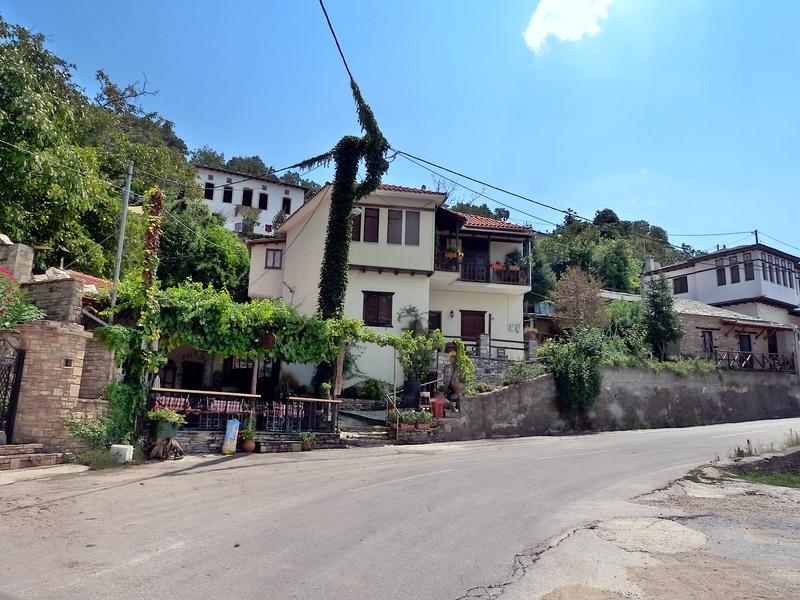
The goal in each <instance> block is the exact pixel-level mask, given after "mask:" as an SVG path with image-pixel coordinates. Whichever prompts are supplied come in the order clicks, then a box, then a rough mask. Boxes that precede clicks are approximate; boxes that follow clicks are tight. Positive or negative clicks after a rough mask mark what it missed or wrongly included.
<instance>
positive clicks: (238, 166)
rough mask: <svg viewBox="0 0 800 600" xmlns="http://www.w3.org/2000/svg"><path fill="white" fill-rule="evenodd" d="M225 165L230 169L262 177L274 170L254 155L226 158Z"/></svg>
mask: <svg viewBox="0 0 800 600" xmlns="http://www.w3.org/2000/svg"><path fill="white" fill-rule="evenodd" d="M225 166H226V167H227V168H228V169H230V170H231V171H237V172H239V173H244V174H245V175H253V176H255V177H264V176H266V175H270V174H272V173H274V172H275V169H274V168H273V167H268V166H267V164H266V163H265V162H264V161H263V160H262V159H261V157H260V156H256V155H253V156H234V157H233V158H231V159H230V160H228V162H227V164H226V165H225Z"/></svg>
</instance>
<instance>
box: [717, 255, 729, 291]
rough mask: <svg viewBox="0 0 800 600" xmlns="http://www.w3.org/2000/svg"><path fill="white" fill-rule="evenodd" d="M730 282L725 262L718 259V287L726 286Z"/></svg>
mask: <svg viewBox="0 0 800 600" xmlns="http://www.w3.org/2000/svg"><path fill="white" fill-rule="evenodd" d="M726 283H728V281H727V280H726V278H725V262H724V261H723V260H722V259H721V258H718V259H717V285H725V284H726Z"/></svg>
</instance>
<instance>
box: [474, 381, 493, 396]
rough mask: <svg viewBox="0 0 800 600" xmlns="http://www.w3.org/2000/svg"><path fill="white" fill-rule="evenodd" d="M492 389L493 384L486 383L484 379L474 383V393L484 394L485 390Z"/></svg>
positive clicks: (489, 390)
mask: <svg viewBox="0 0 800 600" xmlns="http://www.w3.org/2000/svg"><path fill="white" fill-rule="evenodd" d="M493 389H494V386H493V385H491V384H489V383H486V382H485V381H479V382H478V383H476V384H475V393H477V394H484V393H486V392H491V391H492V390H493Z"/></svg>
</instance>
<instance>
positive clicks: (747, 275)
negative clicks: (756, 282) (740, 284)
mask: <svg viewBox="0 0 800 600" xmlns="http://www.w3.org/2000/svg"><path fill="white" fill-rule="evenodd" d="M755 278H756V274H755V269H753V258H752V254H750V253H749V252H747V253H746V254H745V255H744V279H745V281H753V279H755Z"/></svg>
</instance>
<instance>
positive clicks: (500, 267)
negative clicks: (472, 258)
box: [489, 262, 505, 271]
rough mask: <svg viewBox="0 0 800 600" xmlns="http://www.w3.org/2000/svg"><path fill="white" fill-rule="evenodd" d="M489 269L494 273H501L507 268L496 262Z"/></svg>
mask: <svg viewBox="0 0 800 600" xmlns="http://www.w3.org/2000/svg"><path fill="white" fill-rule="evenodd" d="M489 267H490V268H491V269H492V271H500V270H502V269H504V268H505V265H503V263H501V262H494V263H492V264H490V265H489Z"/></svg>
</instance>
